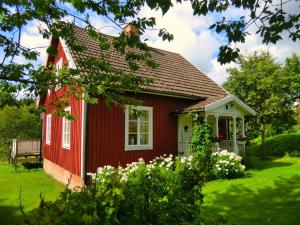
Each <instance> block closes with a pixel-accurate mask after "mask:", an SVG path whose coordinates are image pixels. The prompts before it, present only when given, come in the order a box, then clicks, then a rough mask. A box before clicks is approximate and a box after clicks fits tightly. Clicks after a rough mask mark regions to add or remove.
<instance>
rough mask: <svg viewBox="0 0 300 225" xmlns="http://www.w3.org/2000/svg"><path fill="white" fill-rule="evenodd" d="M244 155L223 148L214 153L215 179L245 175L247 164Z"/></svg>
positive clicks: (213, 169) (213, 171) (213, 168)
mask: <svg viewBox="0 0 300 225" xmlns="http://www.w3.org/2000/svg"><path fill="white" fill-rule="evenodd" d="M241 160H242V157H240V156H238V155H237V154H235V153H233V152H228V151H227V150H222V151H220V152H214V153H213V154H212V164H213V166H212V174H213V177H214V178H215V179H232V178H237V177H242V176H244V170H245V166H244V165H242V164H241Z"/></svg>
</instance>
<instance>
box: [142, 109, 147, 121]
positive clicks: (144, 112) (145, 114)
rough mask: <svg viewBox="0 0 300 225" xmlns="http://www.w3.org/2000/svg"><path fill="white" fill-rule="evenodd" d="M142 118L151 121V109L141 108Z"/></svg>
mask: <svg viewBox="0 0 300 225" xmlns="http://www.w3.org/2000/svg"><path fill="white" fill-rule="evenodd" d="M140 120H141V121H149V111H147V110H141V115H140Z"/></svg>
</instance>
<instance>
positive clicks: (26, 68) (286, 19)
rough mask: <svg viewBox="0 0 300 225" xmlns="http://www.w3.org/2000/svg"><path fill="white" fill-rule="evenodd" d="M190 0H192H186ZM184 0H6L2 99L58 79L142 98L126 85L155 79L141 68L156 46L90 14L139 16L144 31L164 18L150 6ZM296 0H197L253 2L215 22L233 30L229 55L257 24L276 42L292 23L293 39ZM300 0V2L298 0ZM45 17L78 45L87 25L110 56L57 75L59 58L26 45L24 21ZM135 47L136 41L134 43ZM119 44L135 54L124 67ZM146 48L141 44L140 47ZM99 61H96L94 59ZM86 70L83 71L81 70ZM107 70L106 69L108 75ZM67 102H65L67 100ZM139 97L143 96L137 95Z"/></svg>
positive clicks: (119, 100)
mask: <svg viewBox="0 0 300 225" xmlns="http://www.w3.org/2000/svg"><path fill="white" fill-rule="evenodd" d="M186 1H187V0H186ZM181 2H182V0H176V1H175V3H174V2H173V1H171V0H166V1H160V0H130V1H119V0H116V1H107V0H104V1H92V0H45V1H38V0H16V1H12V0H3V1H1V3H0V12H1V17H0V28H1V34H0V46H1V51H2V52H3V57H2V59H1V61H0V81H1V85H0V95H1V99H0V104H1V105H5V104H14V103H15V102H16V99H17V97H16V96H17V94H18V92H22V93H25V94H26V95H27V96H32V95H34V96H37V95H43V94H45V93H46V92H47V90H49V89H54V88H55V87H56V86H58V85H60V86H69V87H70V90H73V92H72V93H71V94H73V95H74V96H77V97H81V95H78V90H83V89H84V90H85V91H86V92H87V95H86V96H85V98H86V100H87V101H88V102H89V103H95V102H96V101H97V99H95V98H93V97H92V96H95V95H104V96H105V97H106V99H107V102H108V103H109V104H112V103H115V104H121V105H123V104H125V103H127V102H128V101H133V102H134V99H129V98H128V97H127V98H124V96H123V95H124V93H125V92H126V90H131V91H132V90H133V91H137V90H138V88H139V87H140V86H141V85H143V84H145V83H148V82H152V80H149V79H144V78H141V77H137V76H135V72H136V71H137V70H138V69H139V67H140V66H139V65H140V63H141V62H144V63H145V64H146V65H147V66H149V67H150V68H156V67H157V66H158V65H157V64H156V63H155V62H154V60H153V59H152V58H151V54H149V48H148V46H147V45H146V44H145V43H143V42H141V41H140V40H139V38H138V37H137V36H135V35H125V34H124V33H121V35H120V36H119V37H116V38H114V41H113V43H111V42H109V41H108V40H107V39H106V38H105V36H103V35H100V34H99V33H97V30H96V28H95V27H93V26H92V25H91V23H90V19H89V18H90V15H92V14H96V15H97V16H103V17H106V18H107V19H109V20H110V21H112V23H114V24H115V26H116V27H119V28H121V27H122V26H123V25H124V24H126V23H127V22H128V21H130V22H131V23H133V24H135V25H136V26H137V27H138V28H139V30H140V34H143V33H144V32H145V30H147V29H148V28H153V27H154V26H155V24H156V21H155V18H153V17H149V18H146V17H143V18H141V17H139V11H140V10H141V8H142V7H146V6H148V7H150V8H151V9H152V10H161V11H162V14H166V13H168V11H169V9H170V8H171V7H172V6H173V4H180V3H181ZM289 2H290V1H280V2H279V3H278V4H277V3H274V2H273V1H272V0H262V1H259V0H236V1H231V0H222V1H217V0H190V3H191V7H192V9H193V12H194V15H198V16H206V15H207V14H208V13H219V14H222V12H225V11H226V10H228V9H229V8H241V9H244V10H245V14H246V15H248V16H247V17H245V16H242V17H240V18H237V19H236V20H230V19H226V18H225V17H222V19H221V20H220V21H218V22H216V23H214V24H212V25H211V27H210V29H213V30H215V31H216V32H217V33H222V34H223V33H225V34H226V37H227V42H225V44H224V45H223V46H221V47H220V53H219V57H218V60H219V61H220V62H221V63H226V62H230V61H232V60H235V59H236V58H237V57H238V55H239V49H238V48H236V47H234V46H236V45H235V44H236V43H243V42H244V41H245V37H246V36H247V35H249V34H250V33H251V32H250V28H251V29H252V30H254V32H256V33H257V34H258V35H261V36H262V41H263V43H276V42H277V41H278V40H280V39H282V33H283V32H284V31H287V32H288V33H289V38H290V39H291V40H292V41H298V40H299V39H300V30H299V28H300V24H299V20H300V14H299V12H296V13H290V12H289V11H288V9H286V8H285V6H286V4H288V3H289ZM296 4H297V3H296ZM66 17H69V18H70V17H71V18H73V21H72V22H70V23H65V19H66ZM34 21H35V22H38V23H39V24H41V26H40V27H39V29H40V33H41V35H42V36H43V37H44V38H47V39H49V38H50V37H51V36H52V37H61V38H63V39H65V41H66V42H67V44H68V46H69V47H70V48H71V50H72V51H77V52H80V51H84V50H85V46H83V45H82V43H77V42H76V40H75V41H74V36H73V29H72V28H73V27H74V25H81V26H84V27H86V28H87V29H88V30H89V34H90V35H91V36H92V37H93V38H94V39H95V40H97V41H98V43H99V46H100V47H101V49H102V50H103V55H102V57H101V56H99V58H93V59H89V60H85V61H83V62H81V63H80V65H78V67H80V68H83V69H88V70H87V71H88V74H87V75H85V76H78V74H80V72H81V71H82V70H81V71H76V70H71V69H70V70H63V71H62V72H60V73H59V75H57V74H56V73H55V71H54V68H53V66H52V65H49V66H48V68H45V67H44V66H39V67H35V66H34V62H35V61H36V60H37V57H38V52H37V51H36V49H35V48H34V49H32V48H29V47H28V46H23V45H22V43H21V42H20V40H21V36H22V32H23V29H24V27H26V26H27V25H28V24H30V23H31V22H34ZM158 36H159V37H161V38H162V39H163V40H168V41H171V40H172V39H173V35H172V34H170V33H168V32H167V30H166V29H165V28H161V29H159V32H158ZM128 47H129V48H128ZM110 48H115V49H116V50H117V51H118V52H120V53H121V54H124V56H125V57H126V59H127V61H128V65H129V67H130V71H127V72H125V71H120V70H117V69H116V68H114V67H113V66H112V65H111V64H110V63H109V62H107V61H106V60H105V57H104V56H105V52H107V51H108V50H109V49H110ZM134 49H138V50H139V51H134ZM47 52H48V53H49V54H50V55H55V53H56V49H54V48H53V47H51V46H50V47H49V48H48V49H47ZM20 56H22V57H25V59H26V60H27V61H26V62H25V63H23V64H20V63H17V61H16V58H18V57H20ZM91 63H92V65H93V66H92V67H91ZM80 75H82V74H80ZM100 75H101V76H100ZM64 103H65V102H64ZM134 103H135V104H137V103H136V102H134Z"/></svg>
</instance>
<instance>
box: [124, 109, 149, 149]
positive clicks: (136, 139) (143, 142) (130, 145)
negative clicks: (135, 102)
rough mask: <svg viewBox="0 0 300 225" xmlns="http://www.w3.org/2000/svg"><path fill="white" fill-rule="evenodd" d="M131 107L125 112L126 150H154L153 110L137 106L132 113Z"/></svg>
mask: <svg viewBox="0 0 300 225" xmlns="http://www.w3.org/2000/svg"><path fill="white" fill-rule="evenodd" d="M131 109H133V108H131V107H130V106H127V108H126V111H125V150H126V151H130V150H152V149H153V108H152V107H147V106H137V107H135V108H134V109H135V110H136V111H138V113H132V112H134V110H131Z"/></svg>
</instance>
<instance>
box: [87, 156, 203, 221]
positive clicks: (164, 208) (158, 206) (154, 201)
mask: <svg viewBox="0 0 300 225" xmlns="http://www.w3.org/2000/svg"><path fill="white" fill-rule="evenodd" d="M194 160H195V158H194V157H192V156H190V157H180V158H178V157H176V158H175V157H174V156H173V155H162V156H159V157H156V158H154V159H153V160H151V161H149V163H146V162H145V161H144V160H143V159H139V160H138V161H137V162H133V163H130V164H127V165H126V167H120V166H119V167H117V168H114V167H112V166H104V167H100V168H98V169H97V173H96V174H88V175H89V176H90V177H91V178H92V184H94V187H95V188H96V189H97V191H96V192H97V196H105V200H102V203H101V204H102V205H103V204H105V203H104V202H107V201H108V204H109V208H112V210H113V213H112V215H110V217H113V218H114V219H115V220H116V221H119V222H118V224H132V225H134V224H137V225H140V224H200V213H199V212H200V205H201V203H202V199H203V195H202V193H201V189H202V185H203V183H204V182H203V179H202V178H203V174H202V173H199V171H198V170H196V168H195V166H194ZM101 207H102V206H101ZM182 209H184V210H182Z"/></svg>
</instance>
